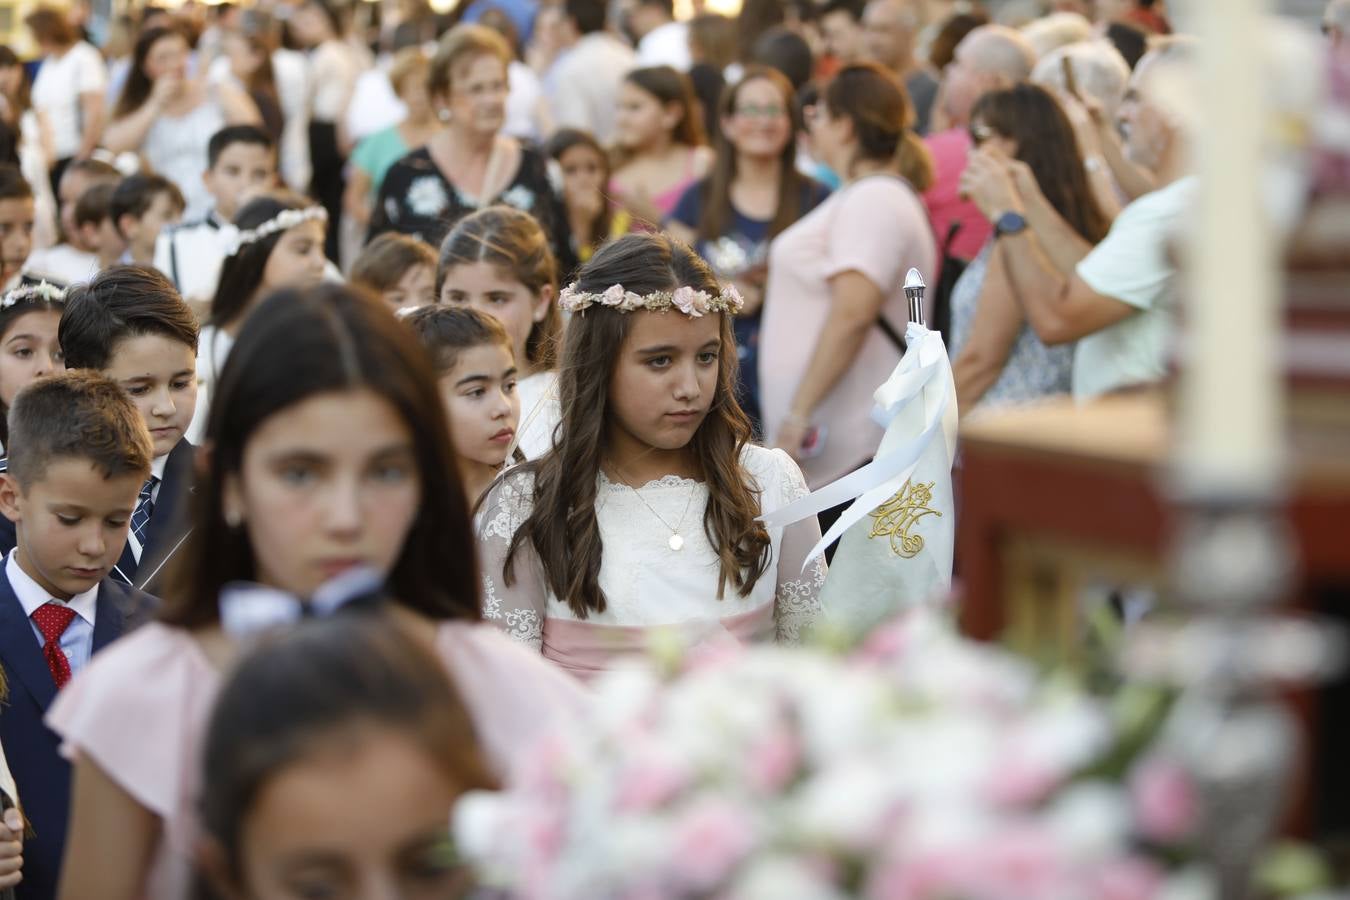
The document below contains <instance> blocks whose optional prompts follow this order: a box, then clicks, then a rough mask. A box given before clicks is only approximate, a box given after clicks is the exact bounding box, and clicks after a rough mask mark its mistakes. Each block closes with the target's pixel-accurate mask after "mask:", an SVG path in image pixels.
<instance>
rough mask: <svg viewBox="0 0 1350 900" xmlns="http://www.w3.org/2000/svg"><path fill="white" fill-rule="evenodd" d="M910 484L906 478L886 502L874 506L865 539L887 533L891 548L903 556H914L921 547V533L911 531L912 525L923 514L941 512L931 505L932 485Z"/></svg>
mask: <svg viewBox="0 0 1350 900" xmlns="http://www.w3.org/2000/svg"><path fill="white" fill-rule="evenodd" d="M935 483H936V482H933V481H930V482H928V483H927V484H913V483H912V482H909V481H906V482H905V485H904V487H902V488H900V490H898V491H896V494H895V496H894V497H892V498H891V499H889V500H887V501H886V502H885V503H883V504H881V505H880V506H878V507H877V508H876V510H875V511H874V512H872V513H871V514H870V515H871V516H872V519H873V521H872V530H871V531H870V532H868V534H867V537H868V539H869V540H870V539H872V538H879V537H887V538H890V541H891V550H892V551H894V552H895V555H896V556H899V557H900V558H902V559H913V558H914V557H915V556H917V555H918V554H919V551H920V550H922V549H923V536H922V535H920V534H915V533H913V530H914V528H915V526H916V525H917V524H918V522H919V520H920V519H922V518H923V517H924V516H939V517H941V515H942V513H941V512H939V511H938V510H936V509H933V508H932V507H931V506H930V504H931V503H932V502H933V485H934V484H935Z"/></svg>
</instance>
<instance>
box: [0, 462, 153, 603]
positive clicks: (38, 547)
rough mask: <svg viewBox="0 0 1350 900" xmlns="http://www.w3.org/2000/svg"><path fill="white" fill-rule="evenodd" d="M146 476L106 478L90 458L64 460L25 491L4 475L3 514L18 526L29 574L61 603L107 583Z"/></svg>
mask: <svg viewBox="0 0 1350 900" xmlns="http://www.w3.org/2000/svg"><path fill="white" fill-rule="evenodd" d="M146 474H147V473H131V474H125V475H118V476H116V477H113V478H104V477H103V473H102V472H100V471H99V470H98V468H97V467H96V466H95V465H94V464H93V463H92V462H91V461H89V460H87V459H82V458H79V457H61V458H59V459H54V460H51V461H49V462H48V463H47V467H46V471H45V472H44V473H43V475H42V477H41V478H39V479H38V480H36V481H35V482H33V483H32V484H30V485H29V486H28V489H27V490H26V491H25V490H22V489H20V487H19V485H18V483H17V482H16V481H14V479H13V478H12V477H10V476H9V475H7V474H6V475H0V512H3V513H4V514H5V515H6V516H8V517H9V518H10V519H11V520H13V521H14V523H15V525H16V527H17V532H18V544H17V552H18V553H19V554H20V561H21V562H22V563H24V570H25V571H26V572H28V574H29V575H30V576H32V578H33V580H35V581H36V582H37V583H38V584H40V585H42V587H43V588H45V589H46V590H47V591H49V592H51V594H52V596H53V597H56V598H59V599H61V600H69V599H70V598H71V597H73V596H75V595H76V594H80V593H83V592H84V591H87V590H89V589H90V588H92V587H94V585H96V584H98V583H99V582H100V581H102V580H103V579H104V578H105V577H106V576H107V574H108V573H109V572H111V571H112V567H113V566H114V565H116V563H117V559H118V557H120V556H121V555H122V547H123V546H124V545H125V544H126V542H127V527H128V526H129V525H130V523H131V513H132V511H133V510H134V509H135V508H136V497H137V495H138V494H139V493H140V490H141V484H142V483H144V481H145V477H146Z"/></svg>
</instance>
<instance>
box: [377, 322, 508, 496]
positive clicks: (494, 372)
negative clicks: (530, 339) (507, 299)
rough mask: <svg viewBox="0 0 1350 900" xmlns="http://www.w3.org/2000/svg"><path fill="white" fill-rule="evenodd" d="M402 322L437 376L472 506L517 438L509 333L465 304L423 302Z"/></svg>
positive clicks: (457, 463) (456, 456)
mask: <svg viewBox="0 0 1350 900" xmlns="http://www.w3.org/2000/svg"><path fill="white" fill-rule="evenodd" d="M404 321H405V322H407V323H408V325H410V326H411V327H412V330H413V331H414V332H415V333H416V334H417V338H418V340H420V341H421V342H422V346H423V347H426V348H427V351H428V352H429V353H430V354H431V359H432V362H433V363H434V364H435V366H436V371H437V373H439V375H440V388H441V397H442V399H443V400H444V401H445V412H446V415H447V416H448V417H449V419H450V439H451V443H452V444H454V447H455V464H456V466H457V467H458V469H459V480H460V483H461V484H462V485H463V486H464V497H465V499H466V500H467V501H468V503H469V505H470V506H471V507H472V506H474V505H475V504H476V503H477V502H478V498H479V497H481V496H483V494H484V493H485V492H486V491H487V489H488V487H489V486H491V484H492V482H493V480H494V479H496V477H497V476H498V475H500V474H501V470H502V466H503V465H504V464H505V463H506V461H507V458H508V456H509V454H510V451H511V448H512V446H514V445H515V442H516V426H517V425H518V424H519V423H520V396H519V395H518V394H517V393H516V383H517V372H516V360H515V355H514V353H513V352H512V349H511V337H510V336H509V335H508V334H507V333H506V329H505V328H503V327H502V325H501V323H500V322H498V321H497V320H496V319H494V318H492V317H491V316H489V315H487V314H486V313H481V312H479V311H478V310H476V309H469V308H467V307H453V306H425V307H423V308H421V309H417V310H413V311H412V312H411V313H410V314H408V315H407V316H406V317H405V318H404Z"/></svg>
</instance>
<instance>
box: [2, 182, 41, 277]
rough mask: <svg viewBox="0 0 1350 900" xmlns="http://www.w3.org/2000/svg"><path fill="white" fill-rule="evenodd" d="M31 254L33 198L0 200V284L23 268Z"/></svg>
mask: <svg viewBox="0 0 1350 900" xmlns="http://www.w3.org/2000/svg"><path fill="white" fill-rule="evenodd" d="M32 252H33V198H32V197H24V198H22V199H10V200H0V266H2V267H3V272H2V273H0V283H4V282H7V281H9V279H10V278H12V277H13V275H14V273H15V272H18V271H19V270H20V269H22V268H23V264H24V261H25V260H27V259H28V255H29V254H30V253H32Z"/></svg>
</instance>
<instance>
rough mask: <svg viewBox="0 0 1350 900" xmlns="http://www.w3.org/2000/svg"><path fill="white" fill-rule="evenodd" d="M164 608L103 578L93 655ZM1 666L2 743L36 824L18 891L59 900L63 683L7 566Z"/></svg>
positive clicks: (65, 803)
mask: <svg viewBox="0 0 1350 900" xmlns="http://www.w3.org/2000/svg"><path fill="white" fill-rule="evenodd" d="M157 605H158V601H157V600H156V599H155V598H154V597H151V596H150V595H149V594H146V593H144V592H143V591H138V590H136V589H135V588H131V587H128V586H126V585H124V584H120V583H118V582H117V581H115V580H114V579H112V578H105V579H103V581H102V582H101V583H100V584H99V588H98V599H97V601H96V606H95V612H94V653H98V652H99V651H100V650H102V649H103V648H104V647H106V646H108V644H109V643H111V642H112V641H114V640H115V639H117V638H119V637H121V636H122V635H123V634H125V633H126V632H128V631H130V630H131V629H132V628H134V627H135V626H137V625H140V624H142V623H143V622H145V621H146V620H148V619H149V618H150V616H151V615H152V614H153V613H154V611H155V608H156V607H157ZM0 669H3V671H4V676H5V683H6V685H7V687H8V691H9V696H8V697H7V698H6V699H5V703H4V706H3V707H0V745H3V746H4V748H5V758H6V759H7V760H8V762H9V769H10V772H11V773H13V775H14V783H15V784H16V785H17V786H18V788H19V805H20V806H21V808H22V809H23V813H24V815H25V816H26V817H27V818H28V822H29V824H30V825H31V827H32V834H31V836H29V837H28V838H27V839H26V840H25V841H24V847H23V881H22V882H20V884H19V886H18V888H17V889H16V891H15V895H16V897H17V898H18V900H52V898H54V897H55V896H56V888H57V883H58V881H59V877H60V871H61V853H62V851H63V849H64V848H65V843H66V825H67V819H68V817H69V815H70V763H68V762H67V761H66V760H65V758H64V757H62V756H61V754H60V752H59V747H60V743H61V740H60V738H58V737H57V735H56V733H55V732H54V731H52V730H51V729H50V728H48V727H47V726H46V725H45V724H43V721H42V719H43V717H44V716H45V715H46V714H47V709H48V707H50V706H51V704H52V701H53V700H54V699H55V698H56V682H55V681H53V680H52V673H51V670H50V669H49V668H47V660H46V659H45V658H44V657H43V655H42V647H41V646H39V644H38V639H37V635H35V634H34V633H33V627H32V625H31V624H30V622H29V619H28V617H27V616H26V615H24V611H23V604H21V603H20V602H19V598H18V596H17V595H16V594H15V593H14V588H13V586H11V585H10V583H9V578H8V577H6V576H5V574H4V572H3V570H0Z"/></svg>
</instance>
